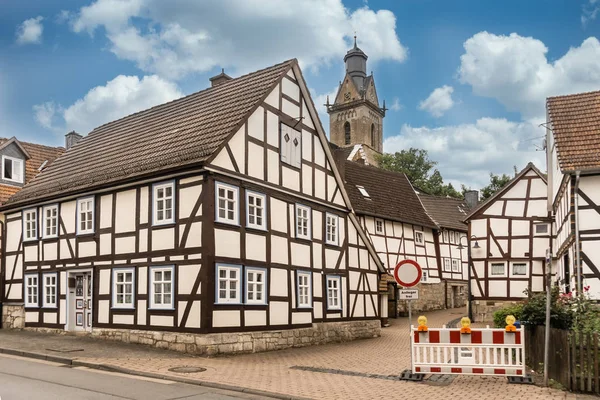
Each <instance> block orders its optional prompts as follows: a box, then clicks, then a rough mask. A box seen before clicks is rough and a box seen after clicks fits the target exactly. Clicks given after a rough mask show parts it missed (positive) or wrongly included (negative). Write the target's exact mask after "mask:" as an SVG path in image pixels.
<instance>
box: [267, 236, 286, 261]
mask: <svg viewBox="0 0 600 400" xmlns="http://www.w3.org/2000/svg"><path fill="white" fill-rule="evenodd" d="M288 261H289V260H288V246H287V239H285V238H282V237H280V236H275V235H272V236H271V262H273V263H278V264H286V265H287V264H288Z"/></svg>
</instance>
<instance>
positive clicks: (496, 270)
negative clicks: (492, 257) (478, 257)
mask: <svg viewBox="0 0 600 400" xmlns="http://www.w3.org/2000/svg"><path fill="white" fill-rule="evenodd" d="M490 275H492V276H506V271H505V266H504V263H492V266H491V271H490Z"/></svg>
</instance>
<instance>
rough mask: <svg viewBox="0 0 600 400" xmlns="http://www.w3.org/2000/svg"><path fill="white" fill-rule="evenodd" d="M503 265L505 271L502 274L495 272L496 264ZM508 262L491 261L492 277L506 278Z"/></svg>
mask: <svg viewBox="0 0 600 400" xmlns="http://www.w3.org/2000/svg"><path fill="white" fill-rule="evenodd" d="M498 265H502V268H503V273H502V274H494V273H493V272H494V266H498ZM506 275H507V274H506V262H491V263H490V275H489V276H490V277H493V278H503V277H504V278H505V277H506Z"/></svg>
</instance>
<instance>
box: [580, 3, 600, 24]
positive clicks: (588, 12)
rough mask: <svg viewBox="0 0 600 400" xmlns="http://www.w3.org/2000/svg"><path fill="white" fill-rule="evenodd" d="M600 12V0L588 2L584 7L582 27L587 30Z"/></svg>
mask: <svg viewBox="0 0 600 400" xmlns="http://www.w3.org/2000/svg"><path fill="white" fill-rule="evenodd" d="M598 12H600V0H588V1H586V2H585V3H584V4H583V6H582V11H581V25H583V27H584V28H585V27H586V26H587V24H588V22H590V21H593V20H595V19H596V17H597V16H598Z"/></svg>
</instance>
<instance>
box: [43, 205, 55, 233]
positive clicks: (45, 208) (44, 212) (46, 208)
mask: <svg viewBox="0 0 600 400" xmlns="http://www.w3.org/2000/svg"><path fill="white" fill-rule="evenodd" d="M48 211H56V217H54V218H52V217H50V218H48V216H46V213H47V212H48ZM58 217H59V215H58V204H53V205H50V206H45V207H44V208H42V235H41V236H42V237H43V238H44V239H52V238H57V237H58ZM50 219H54V228H55V229H56V232H55V233H50V234H46V229H47V228H48V220H50ZM52 225H53V224H52V223H51V224H50V228H52Z"/></svg>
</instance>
